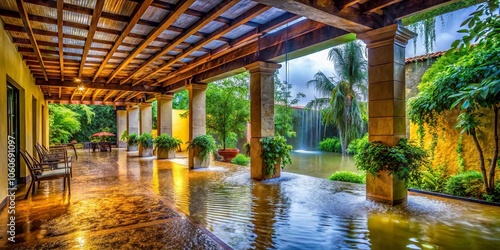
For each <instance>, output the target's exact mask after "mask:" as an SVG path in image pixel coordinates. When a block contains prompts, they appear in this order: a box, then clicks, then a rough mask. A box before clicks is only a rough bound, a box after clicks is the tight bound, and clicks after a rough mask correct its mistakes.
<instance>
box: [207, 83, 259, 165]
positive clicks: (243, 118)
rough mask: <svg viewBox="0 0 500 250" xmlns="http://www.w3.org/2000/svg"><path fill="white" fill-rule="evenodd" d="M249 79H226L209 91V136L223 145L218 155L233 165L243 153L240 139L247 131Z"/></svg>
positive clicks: (214, 84) (215, 84) (212, 86)
mask: <svg viewBox="0 0 500 250" xmlns="http://www.w3.org/2000/svg"><path fill="white" fill-rule="evenodd" d="M247 95H248V75H245V74H243V75H237V76H233V77H229V78H226V79H224V80H221V81H216V82H215V83H213V84H211V85H209V86H208V89H207V129H208V133H209V134H212V135H214V136H216V138H217V140H218V141H220V145H221V147H220V149H219V150H218V151H217V152H218V154H219V155H220V156H222V157H224V161H225V162H231V159H233V158H234V157H236V156H237V155H238V153H239V150H238V149H237V148H236V143H237V141H238V137H241V135H242V134H243V133H244V131H245V130H246V129H247V121H248V120H249V116H250V113H249V109H248V105H249V102H248V97H247Z"/></svg>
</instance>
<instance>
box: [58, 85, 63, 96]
mask: <svg viewBox="0 0 500 250" xmlns="http://www.w3.org/2000/svg"><path fill="white" fill-rule="evenodd" d="M61 92H62V88H61V87H59V95H58V96H59V98H61Z"/></svg>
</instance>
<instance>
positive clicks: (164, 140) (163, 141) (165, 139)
mask: <svg viewBox="0 0 500 250" xmlns="http://www.w3.org/2000/svg"><path fill="white" fill-rule="evenodd" d="M153 143H154V144H155V145H156V147H157V148H164V149H166V150H180V148H181V144H182V141H181V139H178V138H174V137H172V136H170V135H169V134H167V133H163V134H161V135H160V136H158V137H156V138H155V139H154V140H153Z"/></svg>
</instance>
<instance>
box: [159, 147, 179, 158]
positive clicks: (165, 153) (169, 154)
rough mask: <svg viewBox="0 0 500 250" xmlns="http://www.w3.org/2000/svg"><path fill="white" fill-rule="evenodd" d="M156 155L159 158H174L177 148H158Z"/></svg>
mask: <svg viewBox="0 0 500 250" xmlns="http://www.w3.org/2000/svg"><path fill="white" fill-rule="evenodd" d="M156 157H157V158H158V159H173V158H175V149H173V150H168V149H166V148H157V149H156Z"/></svg>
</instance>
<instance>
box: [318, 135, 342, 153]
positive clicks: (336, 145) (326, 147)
mask: <svg viewBox="0 0 500 250" xmlns="http://www.w3.org/2000/svg"><path fill="white" fill-rule="evenodd" d="M319 149H320V150H321V151H327V152H334V153H342V146H341V145H340V139H339V138H338V137H332V138H325V139H323V140H322V141H320V142H319Z"/></svg>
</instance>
